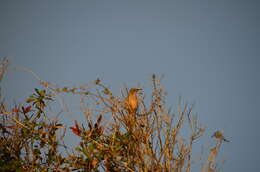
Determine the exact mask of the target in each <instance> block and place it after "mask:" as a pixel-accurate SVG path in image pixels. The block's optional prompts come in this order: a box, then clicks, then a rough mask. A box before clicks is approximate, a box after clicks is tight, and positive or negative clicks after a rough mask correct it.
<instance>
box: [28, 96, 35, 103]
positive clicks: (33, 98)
mask: <svg viewBox="0 0 260 172" xmlns="http://www.w3.org/2000/svg"><path fill="white" fill-rule="evenodd" d="M34 101H36V98H35V97H33V96H30V97H28V98H27V99H26V103H31V102H34Z"/></svg>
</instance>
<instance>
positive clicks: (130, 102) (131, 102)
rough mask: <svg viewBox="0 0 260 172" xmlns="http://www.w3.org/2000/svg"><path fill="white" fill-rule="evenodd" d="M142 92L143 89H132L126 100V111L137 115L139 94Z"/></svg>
mask: <svg viewBox="0 0 260 172" xmlns="http://www.w3.org/2000/svg"><path fill="white" fill-rule="evenodd" d="M139 90H142V89H141V88H131V89H130V91H129V93H128V95H127V97H126V98H125V102H124V103H125V109H126V110H127V111H128V112H129V113H136V111H137V108H138V97H137V92H138V91H139Z"/></svg>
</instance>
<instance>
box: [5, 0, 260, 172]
mask: <svg viewBox="0 0 260 172" xmlns="http://www.w3.org/2000/svg"><path fill="white" fill-rule="evenodd" d="M257 7H259V2H257V1H256V0H255V1H253V0H247V1H245V0H244V1H243V0H229V1H227V0H210V1H209V0H208V1H207V0H196V1H179V0H171V1H170V0H168V1H167V0H162V1H154V0H149V1H148V0H146V1H145V0H138V1H137V0H131V1H124V0H120V1H119V0H118V1H116V0H110V1H94V0H77V1H68V0H62V1H61V0H56V1H53V0H45V1H39V0H25V1H18V0H17V1H8V0H1V1H0V22H1V27H0V38H1V39H0V57H4V56H10V57H11V64H12V65H13V66H24V67H27V68H29V69H31V70H33V71H34V72H35V73H37V74H38V75H39V76H40V77H41V78H42V79H44V80H46V81H50V82H55V83H59V84H60V85H68V86H77V85H80V84H85V83H89V82H91V81H93V80H95V79H96V78H97V77H100V78H102V79H103V80H104V82H105V83H107V85H108V86H109V87H110V88H111V89H112V90H113V91H114V92H118V93H119V89H120V88H121V87H122V86H123V84H127V85H128V86H129V87H134V86H137V85H138V84H141V85H143V87H144V88H145V89H148V88H150V85H149V79H150V77H151V74H152V73H156V74H158V75H162V74H163V75H164V76H165V77H164V80H163V84H164V86H165V87H166V90H167V92H168V101H169V102H168V103H169V104H176V102H177V97H178V96H180V95H181V96H182V97H183V99H184V100H185V101H188V102H191V103H193V102H195V103H196V112H197V113H198V115H199V119H200V121H201V123H202V124H207V127H208V129H207V133H206V135H205V138H203V139H202V141H200V142H199V143H197V144H198V145H200V143H201V144H202V143H203V142H204V143H203V144H205V146H206V147H207V146H208V147H209V146H211V142H209V140H210V139H209V138H208V137H209V136H210V135H211V134H212V132H213V131H215V130H217V129H221V130H223V131H224V133H225V135H226V136H227V137H228V138H230V140H231V143H229V144H224V145H223V149H222V153H221V156H223V157H224V158H225V159H226V160H227V161H226V163H225V167H224V169H223V171H236V172H237V171H241V172H242V171H259V170H260V169H259V167H258V165H257V162H258V161H257V159H259V157H258V155H259V153H260V152H259V148H258V147H257V146H258V145H259V144H260V142H259V133H258V132H257V131H259V127H258V125H259V124H258V123H259V121H260V117H259V111H258V110H257V107H259V105H260V104H259V98H260V96H259V91H258V88H259V82H260V80H259V73H260V71H259V63H260V60H259V50H258V48H259V46H257V45H258V44H259V12H258V11H259V10H258V9H257ZM34 87H37V82H36V81H35V80H34V78H33V77H32V76H31V75H30V74H28V73H25V72H20V71H19V72H18V71H13V72H10V73H9V74H8V75H7V77H6V78H5V81H4V83H3V89H4V90H5V94H6V99H7V100H6V101H7V102H13V100H16V101H18V102H19V101H22V100H23V99H24V98H25V97H26V96H28V95H29V94H30V93H31V92H32V90H33V88H34ZM75 118H77V119H80V118H81V117H80V115H79V114H78V115H76V116H75ZM64 120H65V121H66V122H67V123H68V124H71V123H72V122H71V121H69V120H70V119H69V120H68V119H66V117H64ZM198 148H200V147H199V146H198Z"/></svg>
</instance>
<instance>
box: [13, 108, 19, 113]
mask: <svg viewBox="0 0 260 172" xmlns="http://www.w3.org/2000/svg"><path fill="white" fill-rule="evenodd" d="M12 112H14V113H18V112H20V110H19V109H18V108H13V109H12Z"/></svg>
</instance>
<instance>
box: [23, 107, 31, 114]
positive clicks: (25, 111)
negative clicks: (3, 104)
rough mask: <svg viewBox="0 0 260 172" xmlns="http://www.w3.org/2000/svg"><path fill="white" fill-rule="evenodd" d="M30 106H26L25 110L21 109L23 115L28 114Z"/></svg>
mask: <svg viewBox="0 0 260 172" xmlns="http://www.w3.org/2000/svg"><path fill="white" fill-rule="evenodd" d="M31 108H32V106H27V107H26V108H23V112H24V113H28V112H30V111H31Z"/></svg>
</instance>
